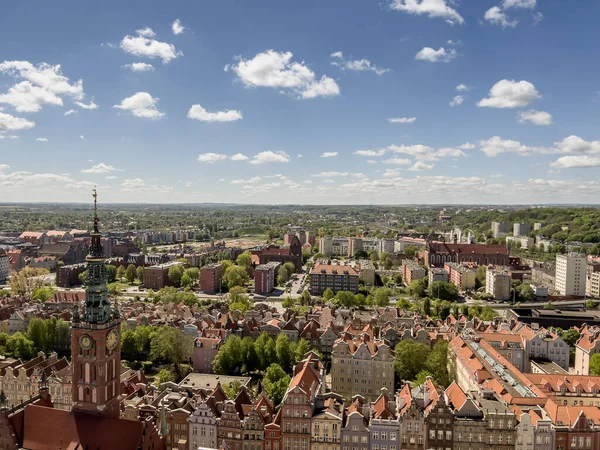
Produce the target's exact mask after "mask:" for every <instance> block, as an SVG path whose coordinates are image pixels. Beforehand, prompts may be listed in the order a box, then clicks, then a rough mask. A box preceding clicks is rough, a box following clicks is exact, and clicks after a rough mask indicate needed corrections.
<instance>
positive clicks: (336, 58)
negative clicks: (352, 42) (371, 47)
mask: <svg viewBox="0 0 600 450" xmlns="http://www.w3.org/2000/svg"><path fill="white" fill-rule="evenodd" d="M329 56H330V57H331V58H332V59H333V61H331V65H332V66H336V67H339V68H340V69H342V70H351V71H354V72H367V71H368V72H375V73H376V74H377V75H383V74H384V73H387V72H389V71H390V69H383V68H381V67H377V66H376V65H374V64H373V63H371V61H369V60H368V59H355V60H347V59H345V58H344V55H343V53H342V52H339V51H338V52H335V53H332V54H331V55H329Z"/></svg>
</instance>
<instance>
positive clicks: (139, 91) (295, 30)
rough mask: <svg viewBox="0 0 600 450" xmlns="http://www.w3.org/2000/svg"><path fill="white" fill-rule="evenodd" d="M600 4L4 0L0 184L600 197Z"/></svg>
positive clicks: (272, 198)
mask: <svg viewBox="0 0 600 450" xmlns="http://www.w3.org/2000/svg"><path fill="white" fill-rule="evenodd" d="M584 4H585V5H584ZM584 6H585V7H584ZM599 13H600V3H598V2H580V1H577V0H537V2H536V0H461V1H459V0H456V1H452V0H381V1H371V0H329V1H307V2H291V1H248V0H245V1H243V0H239V1H233V0H218V1H216V0H215V1H210V0H203V1H193V2H190V1H183V0H181V1H170V2H164V1H155V0H148V1H145V2H133V1H127V2H123V1H113V0H108V1H104V2H81V1H68V0H67V1H62V2H60V3H59V4H50V3H49V2H41V1H39V2H33V3H31V2H22V1H13V0H5V1H4V2H3V6H2V12H1V13H0V201H73V202H78V201H89V199H90V198H91V197H90V189H91V187H92V186H93V185H94V184H96V185H98V189H99V191H100V195H101V197H100V199H102V200H103V201H107V202H108V201H109V202H138V201H139V202H236V203H308V204H338V203H344V204H364V203H383V204H390V203H395V204H403V203H548V202H569V203H597V202H598V201H597V199H598V198H599V197H598V195H599V194H600V183H599V182H597V181H596V180H597V178H598V167H600V141H598V139H600V137H599V136H598V131H597V129H598V127H597V123H598V119H599V110H600V95H599V94H598V92H599V91H600V79H599V78H598V75H597V74H598V68H599V67H598V66H599V64H598V56H597V51H596V48H595V47H596V43H597V42H598V38H599V34H600V30H598V27H597V24H596V19H595V18H596V17H598V14H599ZM176 20H177V21H178V22H176V23H175V25H174V22H175V21H176ZM58 65H60V67H58ZM141 69H146V70H141ZM80 80H81V82H80ZM234 155H237V156H236V157H234V158H233V159H232V158H231V157H232V156H234ZM300 155H301V156H300ZM324 156H326V157H324Z"/></svg>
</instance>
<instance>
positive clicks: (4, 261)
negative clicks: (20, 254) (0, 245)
mask: <svg viewBox="0 0 600 450" xmlns="http://www.w3.org/2000/svg"><path fill="white" fill-rule="evenodd" d="M6 280H8V253H6V252H5V251H4V250H2V249H0V284H3V283H6Z"/></svg>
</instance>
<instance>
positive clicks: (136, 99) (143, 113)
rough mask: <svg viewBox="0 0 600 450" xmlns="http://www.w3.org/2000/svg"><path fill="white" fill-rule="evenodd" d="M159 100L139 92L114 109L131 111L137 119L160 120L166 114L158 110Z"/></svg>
mask: <svg viewBox="0 0 600 450" xmlns="http://www.w3.org/2000/svg"><path fill="white" fill-rule="evenodd" d="M157 102H158V98H154V97H152V96H151V95H150V94H148V93H147V92H137V93H135V94H133V95H132V96H131V97H127V98H125V99H123V101H122V102H121V103H120V104H119V105H114V106H113V108H118V109H122V110H125V111H131V114H133V115H134V116H136V117H143V118H145V119H160V118H161V117H164V115H165V113H163V112H161V111H159V110H158V109H157V108H156V103H157Z"/></svg>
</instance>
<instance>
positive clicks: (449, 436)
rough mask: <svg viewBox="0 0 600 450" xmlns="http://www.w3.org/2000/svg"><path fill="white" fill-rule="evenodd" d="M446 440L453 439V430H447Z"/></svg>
mask: <svg viewBox="0 0 600 450" xmlns="http://www.w3.org/2000/svg"><path fill="white" fill-rule="evenodd" d="M446 440H447V441H451V440H452V431H446Z"/></svg>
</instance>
